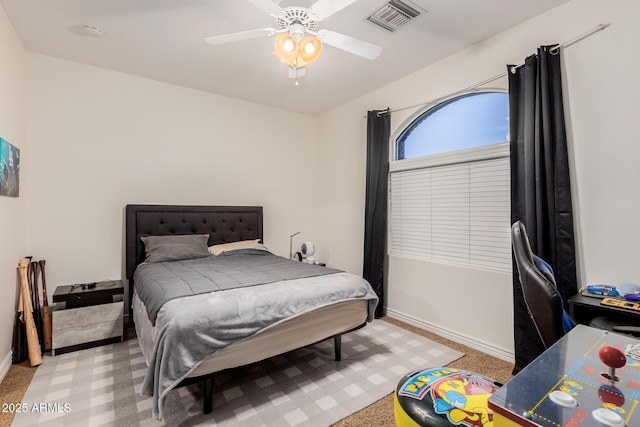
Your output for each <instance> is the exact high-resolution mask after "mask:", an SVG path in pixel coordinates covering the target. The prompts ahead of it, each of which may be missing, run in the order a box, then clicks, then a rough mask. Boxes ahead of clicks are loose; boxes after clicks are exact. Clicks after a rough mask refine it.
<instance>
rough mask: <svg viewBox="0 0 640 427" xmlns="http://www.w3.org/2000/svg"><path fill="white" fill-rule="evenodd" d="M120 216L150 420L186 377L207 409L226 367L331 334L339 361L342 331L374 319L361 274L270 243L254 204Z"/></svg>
mask: <svg viewBox="0 0 640 427" xmlns="http://www.w3.org/2000/svg"><path fill="white" fill-rule="evenodd" d="M125 222H126V227H125V253H126V254H125V264H126V265H125V269H126V277H127V279H128V282H129V303H130V307H131V316H130V319H131V321H133V322H134V324H135V329H136V334H137V338H138V342H139V343H140V347H141V349H142V353H143V355H144V358H145V361H146V363H147V367H148V368H147V373H146V375H145V378H144V381H143V386H142V389H141V393H142V394H144V395H147V396H151V397H152V399H153V416H154V417H155V418H156V419H161V418H162V403H163V400H164V397H165V396H166V394H167V393H168V392H169V391H171V390H172V389H173V388H175V387H178V386H181V385H185V384H190V383H193V382H201V383H202V389H203V394H202V396H203V412H204V413H210V412H211V411H212V399H213V377H214V376H215V374H216V373H219V372H221V371H224V370H227V369H231V368H235V367H239V366H243V365H247V364H250V363H254V362H257V361H260V360H263V359H266V358H269V357H272V356H276V355H278V354H283V353H285V352H288V351H291V350H295V349H298V348H301V347H305V346H307V345H311V344H314V343H316V342H320V341H323V340H325V339H330V338H333V341H334V346H335V357H336V360H340V343H341V341H340V337H341V335H342V334H344V333H347V332H350V331H353V330H355V329H358V328H360V327H363V326H364V325H366V323H367V322H370V321H372V320H373V317H374V312H375V307H376V305H377V303H378V298H377V296H376V295H375V293H374V291H373V290H372V289H371V286H369V284H368V283H367V282H366V281H365V280H364V279H362V278H361V277H358V276H355V275H352V274H349V273H345V272H342V271H339V270H332V269H328V268H326V267H320V266H310V265H303V264H304V263H300V262H297V261H293V260H289V259H285V258H282V257H278V256H275V255H274V254H272V253H271V252H269V250H268V248H267V247H266V246H264V242H263V210H262V207H260V206H176V205H127V206H126V208H125ZM168 241H170V242H172V244H173V243H175V242H178V243H180V244H179V245H178V246H171V245H168V246H167V245H164V244H165V243H166V242H168ZM194 241H195V242H196V246H197V250H195V252H196V253H195V254H192V253H191V252H190V251H191V250H192V249H193V248H192V246H193V245H192V243H193V242H194ZM158 242H160V243H158ZM183 242H188V245H187V246H188V247H187V249H186V250H185V249H184V245H183V244H182V243H183ZM202 245H206V246H205V247H206V248H207V250H208V252H215V253H216V254H215V255H213V254H210V253H206V254H203V253H202V251H203V249H202ZM167 247H170V248H171V250H170V253H169V255H167V252H166V248H167ZM176 247H179V250H178V252H180V253H179V255H177V256H176V255H175V248H176ZM158 248H159V249H158ZM181 251H186V252H185V253H186V255H185V253H182V252H181ZM158 254H160V255H159V257H158V256H157V255H158ZM196 255H197V256H196ZM167 256H168V257H169V258H167ZM154 257H155V258H154ZM173 258H178V259H173ZM150 261H151V262H150ZM210 282H211V283H210ZM210 287H212V288H210Z"/></svg>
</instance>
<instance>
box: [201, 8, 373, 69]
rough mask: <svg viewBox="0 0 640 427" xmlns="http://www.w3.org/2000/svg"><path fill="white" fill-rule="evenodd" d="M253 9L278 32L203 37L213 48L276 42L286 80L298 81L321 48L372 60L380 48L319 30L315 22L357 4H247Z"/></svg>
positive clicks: (262, 30) (251, 32) (262, 29)
mask: <svg viewBox="0 0 640 427" xmlns="http://www.w3.org/2000/svg"><path fill="white" fill-rule="evenodd" d="M249 1H250V2H251V3H253V4H254V5H255V6H257V7H259V8H260V9H262V10H264V11H265V12H267V13H268V14H269V15H271V16H273V17H274V18H276V22H277V26H278V28H277V29H275V28H258V29H255V30H248V31H240V32H235V33H227V34H219V35H213V36H208V37H205V41H206V42H207V43H211V44H214V45H217V44H224V43H231V42H236V41H240V40H247V39H253V38H258V37H270V36H276V38H275V43H274V44H275V51H274V52H273V53H274V54H275V55H276V56H277V57H278V58H280V59H281V60H282V61H283V62H285V63H286V64H287V65H288V66H289V77H291V78H297V77H301V76H303V75H304V73H305V66H306V65H307V64H310V63H311V62H313V61H315V60H316V59H318V56H319V55H320V52H321V51H322V45H323V44H327V45H329V46H333V47H336V48H338V49H342V50H344V51H346V52H349V53H352V54H354V55H358V56H361V57H363V58H366V59H375V58H377V57H378V56H379V55H380V53H381V52H382V47H380V46H378V45H375V44H373V43H369V42H366V41H363V40H360V39H357V38H354V37H351V36H348V35H345V34H341V33H337V32H335V31H331V30H326V29H321V30H318V29H317V27H318V22H320V21H322V20H323V19H326V18H328V17H329V16H331V15H333V14H334V13H336V12H338V11H340V10H342V9H344V8H345V7H347V6H349V5H350V4H352V3H354V2H355V1H356V0H318V1H316V2H315V3H313V4H312V5H311V6H310V7H308V8H306V7H301V6H290V7H284V8H283V7H281V6H279V5H278V4H276V3H274V2H273V1H272V0H249Z"/></svg>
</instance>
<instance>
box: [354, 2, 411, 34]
mask: <svg viewBox="0 0 640 427" xmlns="http://www.w3.org/2000/svg"><path fill="white" fill-rule="evenodd" d="M420 14H421V11H420V10H419V9H418V8H417V7H415V6H409V5H408V4H407V3H405V2H402V1H400V0H390V1H389V2H387V3H385V4H383V5H382V6H380V7H379V8H378V9H376V10H375V11H374V12H373V13H372V14H371V15H369V16H368V17H367V20H368V21H370V22H372V23H374V24H376V25H378V26H380V27H382V28H384V29H385V30H387V31H390V32H394V31H396V30H398V29H400V28H401V27H402V26H404V25H406V24H407V23H408V22H409V21H411V20H412V19H414V18H416V17H417V16H419V15H420Z"/></svg>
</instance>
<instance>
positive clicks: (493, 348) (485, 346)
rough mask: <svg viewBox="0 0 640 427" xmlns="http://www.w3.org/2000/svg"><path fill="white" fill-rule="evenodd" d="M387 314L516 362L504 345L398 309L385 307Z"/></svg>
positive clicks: (491, 354) (512, 354)
mask: <svg viewBox="0 0 640 427" xmlns="http://www.w3.org/2000/svg"><path fill="white" fill-rule="evenodd" d="M384 314H386V315H387V316H389V317H391V318H392V319H396V320H399V321H401V322H404V323H407V324H409V325H411V326H415V327H418V328H421V329H424V330H425V331H429V332H432V333H434V334H436V335H439V336H441V337H443V338H447V339H449V340H451V341H455V342H457V343H460V344H464V345H466V346H468V347H471V348H473V349H475V350H478V351H481V352H483V353H486V354H488V355H490V356H494V357H497V358H499V359H502V360H506V361H507V362H511V363H514V362H515V355H514V353H513V352H512V351H509V350H507V349H505V348H502V347H497V346H493V345H490V344H487V343H484V342H481V341H478V340H477V339H475V338H473V337H470V336H467V335H463V334H460V333H458V332H454V331H451V330H449V329H446V328H443V327H441V326H437V325H434V324H431V323H429V322H425V321H424V320H421V319H416V318H415V317H413V316H409V315H407V314H403V313H400V312H398V311H395V310H391V309H388V308H387V309H385V313H384Z"/></svg>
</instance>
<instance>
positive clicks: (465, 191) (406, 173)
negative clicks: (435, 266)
mask: <svg viewBox="0 0 640 427" xmlns="http://www.w3.org/2000/svg"><path fill="white" fill-rule="evenodd" d="M508 130H509V126H508V95H507V94H506V93H498V92H482V93H472V94H466V95H462V96H458V97H456V98H452V99H449V100H446V101H443V102H441V103H439V104H437V105H435V106H432V107H431V108H428V109H427V110H426V111H424V112H423V113H422V114H420V115H419V116H418V117H417V118H416V119H415V120H413V121H412V122H411V123H409V125H407V126H406V128H404V129H403V130H402V131H401V132H400V134H399V136H398V137H397V138H396V141H395V147H396V149H395V155H394V157H395V160H394V161H392V162H391V165H390V172H391V178H390V179H391V180H390V184H391V185H390V218H391V221H390V237H391V238H390V252H391V254H392V255H395V256H402V257H409V258H416V259H422V260H428V261H434V262H442V263H449V264H456V265H462V266H466V267H473V268H482V269H490V270H499V271H510V270H511V240H510V229H511V227H510V221H511V214H510V172H509V144H508V142H507V139H508Z"/></svg>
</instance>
